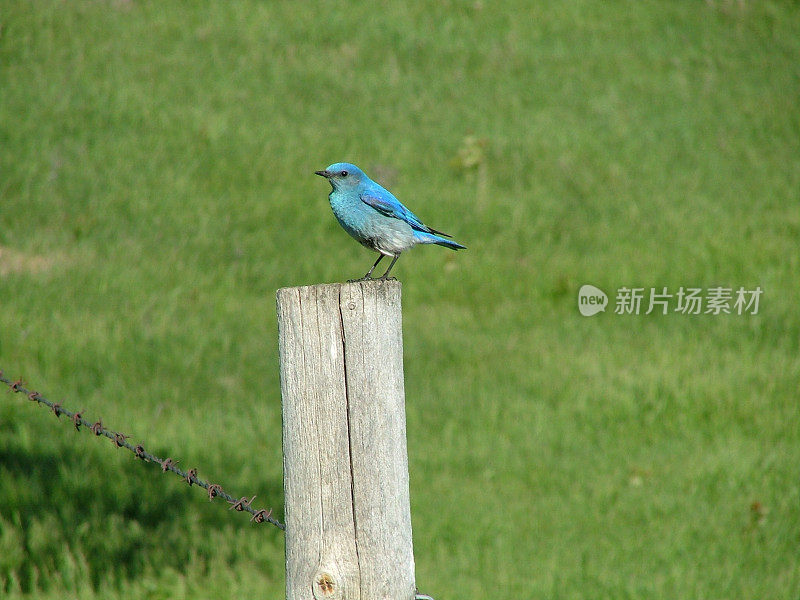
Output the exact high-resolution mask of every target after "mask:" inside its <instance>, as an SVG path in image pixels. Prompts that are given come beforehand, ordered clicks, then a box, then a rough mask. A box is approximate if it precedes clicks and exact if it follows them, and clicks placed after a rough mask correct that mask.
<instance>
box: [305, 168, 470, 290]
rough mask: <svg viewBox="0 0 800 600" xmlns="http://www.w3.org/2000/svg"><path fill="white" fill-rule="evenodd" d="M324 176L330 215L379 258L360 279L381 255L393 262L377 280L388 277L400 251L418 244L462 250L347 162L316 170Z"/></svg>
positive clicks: (379, 260)
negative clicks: (328, 189) (329, 191)
mask: <svg viewBox="0 0 800 600" xmlns="http://www.w3.org/2000/svg"><path fill="white" fill-rule="evenodd" d="M315 172H316V174H317V175H321V176H322V177H324V178H325V179H327V180H328V181H329V182H330V184H331V187H332V188H333V189H332V190H331V193H330V194H329V195H328V199H329V200H330V202H331V208H332V209H333V214H334V215H336V219H337V220H338V221H339V224H340V225H341V226H342V227H344V230H345V231H346V232H347V233H349V234H350V235H351V236H353V237H354V238H355V239H356V240H358V241H359V242H360V243H361V244H362V245H364V246H366V247H367V248H369V249H370V250H375V251H376V252H378V253H379V255H378V260H376V261H375V264H374V265H372V268H371V269H370V270H369V271H367V274H366V275H364V277H362V278H361V279H353V280H351V281H364V280H366V279H371V278H372V271H374V270H375V267H377V266H378V263H379V262H381V259H383V257H384V256H391V257H392V263H391V264H390V265H389V268H388V269H386V273H384V274H383V275H382V276H381V277H379V279H381V280H383V281H385V280H386V279H388V278H389V271H391V270H392V267H393V266H394V263H396V262H397V259H398V258H399V257H400V253H401V252H403V251H405V250H408V249H409V248H411V247H412V246H415V245H417V244H439V245H440V246H444V247H446V248H451V249H453V250H462V249H465V246H462V245H461V244H457V243H456V242H454V241H453V240H448V239H445V237H442V236H446V237H450V236H449V235H447V234H446V233H443V232H441V231H436V230H435V229H431V228H430V227H428V226H427V225H425V224H424V223H423V222H422V221H420V220H419V218H418V217H417V216H416V215H415V214H414V213H412V212H411V211H410V210H408V209H407V208H406V207H405V206H403V205H402V204H401V203H400V201H399V200H398V199H397V198H395V197H394V196H393V195H392V194H391V192H389V191H388V190H386V189H385V188H383V187H381V186H380V185H378V184H377V183H375V182H374V181H372V180H371V179H370V178H369V177H367V175H366V173H364V171H362V170H361V169H359V168H358V167H357V166H355V165H352V164H350V163H335V164H332V165H331V166H330V167H328V168H327V169H325V170H324V171H315Z"/></svg>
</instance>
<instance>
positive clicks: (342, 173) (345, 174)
mask: <svg viewBox="0 0 800 600" xmlns="http://www.w3.org/2000/svg"><path fill="white" fill-rule="evenodd" d="M339 175H341V176H342V177H347V171H342V172H341V173H339Z"/></svg>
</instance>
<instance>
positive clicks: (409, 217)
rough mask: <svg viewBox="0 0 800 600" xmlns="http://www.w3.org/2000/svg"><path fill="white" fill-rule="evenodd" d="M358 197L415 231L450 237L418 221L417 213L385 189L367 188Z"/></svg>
mask: <svg viewBox="0 0 800 600" xmlns="http://www.w3.org/2000/svg"><path fill="white" fill-rule="evenodd" d="M359 197H360V198H361V201H362V202H363V203H364V204H367V205H368V206H371V207H372V208H374V209H375V210H377V211H378V212H379V213H381V214H382V215H385V216H387V217H392V218H394V219H400V220H401V221H405V222H406V223H408V224H409V225H411V227H412V228H414V229H416V230H417V231H424V232H425V233H438V234H439V235H444V236H447V237H450V236H449V235H448V234H446V233H444V232H442V231H436V230H435V229H432V228H430V227H428V226H427V225H425V223H423V222H422V221H420V219H419V217H418V216H417V215H415V214H414V213H412V212H411V211H410V210H408V209H407V208H406V207H405V206H403V204H402V203H401V202H400V201H399V200H398V199H397V198H395V197H394V196H393V195H392V194H391V193H390V192H388V191H386V190H368V191H365V192H361V194H360V196H359Z"/></svg>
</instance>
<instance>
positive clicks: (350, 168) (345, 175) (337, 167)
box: [315, 163, 367, 190]
mask: <svg viewBox="0 0 800 600" xmlns="http://www.w3.org/2000/svg"><path fill="white" fill-rule="evenodd" d="M315 173H316V174H317V175H319V176H321V177H324V178H325V179H327V180H328V181H330V183H331V185H332V186H333V189H335V190H347V189H352V188H357V187H358V186H359V185H360V184H361V182H362V181H364V180H365V179H367V176H366V175H365V174H364V171H362V170H361V169H359V168H358V167H357V166H355V165H353V164H351V163H334V164H332V165H331V166H329V167H328V168H327V169H325V170H324V171H315Z"/></svg>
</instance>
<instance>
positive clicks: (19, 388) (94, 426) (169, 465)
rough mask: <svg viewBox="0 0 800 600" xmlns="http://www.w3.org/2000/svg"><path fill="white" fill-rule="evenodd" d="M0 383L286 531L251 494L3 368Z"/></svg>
mask: <svg viewBox="0 0 800 600" xmlns="http://www.w3.org/2000/svg"><path fill="white" fill-rule="evenodd" d="M0 382H2V383H4V384H5V385H7V386H8V388H9V390H10V391H11V392H14V393H16V394H23V395H25V396H26V397H27V398H28V400H30V401H32V402H36V403H37V404H44V405H45V406H47V407H49V408H50V410H51V411H52V412H53V414H54V415H55V416H56V417H57V418H60V417H61V415H65V416H67V417H69V419H71V420H72V424H73V425H74V427H75V429H76V430H78V431H80V429H81V427H85V428H86V430H87V431H91V432H92V433H94V434H95V435H96V436H101V435H102V436H105V437H107V438H108V439H110V440H111V441H112V442H114V444H115V445H116V446H117V447H118V448H126V449H128V450H130V451H131V452H133V454H134V456H135V457H136V458H138V459H140V460H143V461H145V462H154V463H157V464H159V465H161V472H162V473H166V472H167V471H172V472H173V473H175V474H176V475H178V476H179V477H181V478H182V479H183V480H184V481H185V482H186V483H188V484H189V485H190V486H191V485H192V484H195V485H197V486H199V487H201V488H203V489H205V490H206V491H207V492H208V499H209V500H213V499H214V498H216V497H217V496H219V497H220V498H223V499H225V500H227V502H228V504H230V505H231V506H230V510H236V511H246V512H248V513H250V514H251V515H252V517H251V518H250V520H251V521H253V522H255V523H271V524H272V525H275V527H277V528H278V529H281V530H284V531H285V530H286V525H284V524H283V523H281V522H280V521H278V520H277V519H275V518H274V517H273V516H272V509H269V510H266V509H263V508H262V509H256V508H254V507H253V506H251V505H252V503H253V500H255V498H256V497H255V496H253V497H251V498H250V499H248V498H247V497H246V496H242V497H241V498H239V499H236V498H235V497H233V496H231V495H230V494H229V493H228V492H226V491H225V490H224V489H222V486H220V485H219V484H216V483H209V482H207V481H203V480H202V479H200V478H198V477H197V469H194V468H193V469H188V470H186V471H183V470H181V469H179V468H178V467H177V466H176V465H177V461H174V460H172V459H171V458H159V457H157V456H155V455H153V454H151V453H150V452H148V451H147V450H145V449H144V446H143V445H142V444H136V445H135V446H134V445H133V444H131V443H130V442H128V438H130V436H129V435H125V434H123V433H120V432H118V431H113V430H111V429H108V428H106V427H104V426H103V422H102V420H101V419H98V420H97V421H96V422H94V423H92V422H90V421H89V420H87V419H85V418H84V417H83V411H71V410H69V409H66V408H64V407H63V406H61V404H59V403H58V402H51V401H50V400H48V399H47V398H45V397H44V396H42V395H41V394H40V393H39V392H36V391H33V390H30V389H28V388H27V387H25V383H24V382H23V381H22V379H17V380H11V379H8V378H7V377H6V376H5V375H4V374H3V370H2V369H0Z"/></svg>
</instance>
